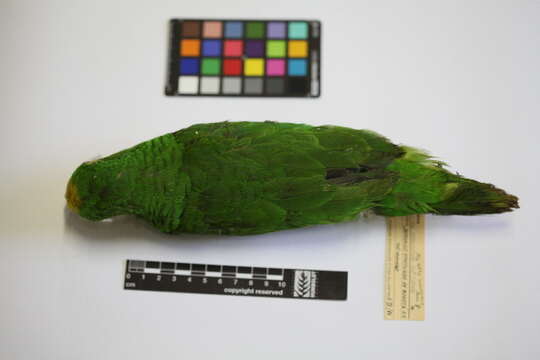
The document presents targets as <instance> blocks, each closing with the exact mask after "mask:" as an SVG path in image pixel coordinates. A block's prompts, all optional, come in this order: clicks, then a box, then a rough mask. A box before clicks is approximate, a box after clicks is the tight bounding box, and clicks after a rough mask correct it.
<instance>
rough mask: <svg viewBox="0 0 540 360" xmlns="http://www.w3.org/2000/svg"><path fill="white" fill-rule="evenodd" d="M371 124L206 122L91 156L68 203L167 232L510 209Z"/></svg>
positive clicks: (255, 229) (502, 197)
mask: <svg viewBox="0 0 540 360" xmlns="http://www.w3.org/2000/svg"><path fill="white" fill-rule="evenodd" d="M444 166H445V164H444V163H443V162H441V161H437V160H434V159H432V158H431V157H430V156H429V155H428V154H426V153H425V152H423V151H420V150H417V149H414V148H411V147H408V146H399V145H395V144H392V143H391V142H390V141H389V140H387V139H386V138H384V137H382V136H380V135H378V134H376V133H374V132H371V131H367V130H355V129H350V128H345V127H339V126H309V125H305V124H293V123H279V122H271V121H266V122H220V123H210V124H199V125H194V126H191V127H189V128H186V129H183V130H179V131H177V132H174V133H170V134H166V135H163V136H160V137H157V138H154V139H152V140H149V141H146V142H143V143H141V144H139V145H136V146H134V147H132V148H129V149H126V150H124V151H120V152H118V153H116V154H113V155H110V156H108V157H105V158H102V159H99V160H96V161H90V162H85V163H83V164H82V165H80V166H79V167H78V168H77V169H76V170H75V172H74V173H73V175H72V176H71V179H70V180H69V183H68V185H67V191H66V199H67V203H68V207H69V208H70V209H71V210H73V211H75V212H76V213H78V214H79V215H80V216H82V217H84V218H86V219H90V220H94V221H99V220H103V219H107V218H110V217H114V216H117V215H125V214H132V215H136V216H138V217H141V218H143V219H146V220H147V221H149V222H150V223H151V224H153V225H154V226H155V227H156V228H158V229H159V230H161V231H164V232H167V233H181V232H188V233H216V234H234V235H248V234H260V233H266V232H271V231H277V230H284V229H291V228H298V227H303V226H309V225H316V224H329V223H338V222H342V221H349V220H353V219H355V218H356V217H357V216H358V214H359V213H361V212H363V211H366V210H372V211H373V212H375V213H376V214H378V215H384V216H402V215H411V214H424V213H432V214H438V215H476V214H493V213H502V212H506V211H511V210H512V209H514V208H518V207H519V206H518V199H517V197H515V196H513V195H509V194H507V193H506V192H505V191H503V190H501V189H498V188H496V187H495V186H493V185H491V184H486V183H481V182H478V181H475V180H472V179H467V178H464V177H462V176H460V175H458V174H453V173H451V172H449V171H448V170H446V169H445V168H444Z"/></svg>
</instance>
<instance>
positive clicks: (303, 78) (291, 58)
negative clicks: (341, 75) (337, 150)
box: [165, 19, 321, 97]
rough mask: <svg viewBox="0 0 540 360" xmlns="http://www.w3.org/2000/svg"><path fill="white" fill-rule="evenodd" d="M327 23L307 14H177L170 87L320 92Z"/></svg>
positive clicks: (189, 92) (221, 92) (215, 92)
mask: <svg viewBox="0 0 540 360" xmlns="http://www.w3.org/2000/svg"><path fill="white" fill-rule="evenodd" d="M320 38H321V25H320V22H318V21H307V20H275V21H262V20H194V19H176V20H171V30H170V53H169V71H168V79H167V86H166V89H165V93H166V94H167V95H171V96H174V95H180V96H262V97H318V96H319V95H320Z"/></svg>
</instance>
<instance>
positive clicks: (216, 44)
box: [202, 40, 221, 56]
mask: <svg viewBox="0 0 540 360" xmlns="http://www.w3.org/2000/svg"><path fill="white" fill-rule="evenodd" d="M202 53H203V55H204V56H220V55H221V40H203V44H202Z"/></svg>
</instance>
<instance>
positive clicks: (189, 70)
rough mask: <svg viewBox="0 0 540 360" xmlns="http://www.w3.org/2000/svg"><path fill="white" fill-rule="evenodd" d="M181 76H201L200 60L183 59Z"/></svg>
mask: <svg viewBox="0 0 540 360" xmlns="http://www.w3.org/2000/svg"><path fill="white" fill-rule="evenodd" d="M180 74H182V75H197V74H199V59H194V58H183V59H181V60H180Z"/></svg>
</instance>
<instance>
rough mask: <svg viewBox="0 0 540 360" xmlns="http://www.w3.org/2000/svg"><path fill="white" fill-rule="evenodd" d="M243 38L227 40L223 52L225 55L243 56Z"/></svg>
mask: <svg viewBox="0 0 540 360" xmlns="http://www.w3.org/2000/svg"><path fill="white" fill-rule="evenodd" d="M242 45H243V41H242V40H225V45H224V47H223V49H224V50H223V53H224V55H225V56H242V51H243V46H242Z"/></svg>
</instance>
